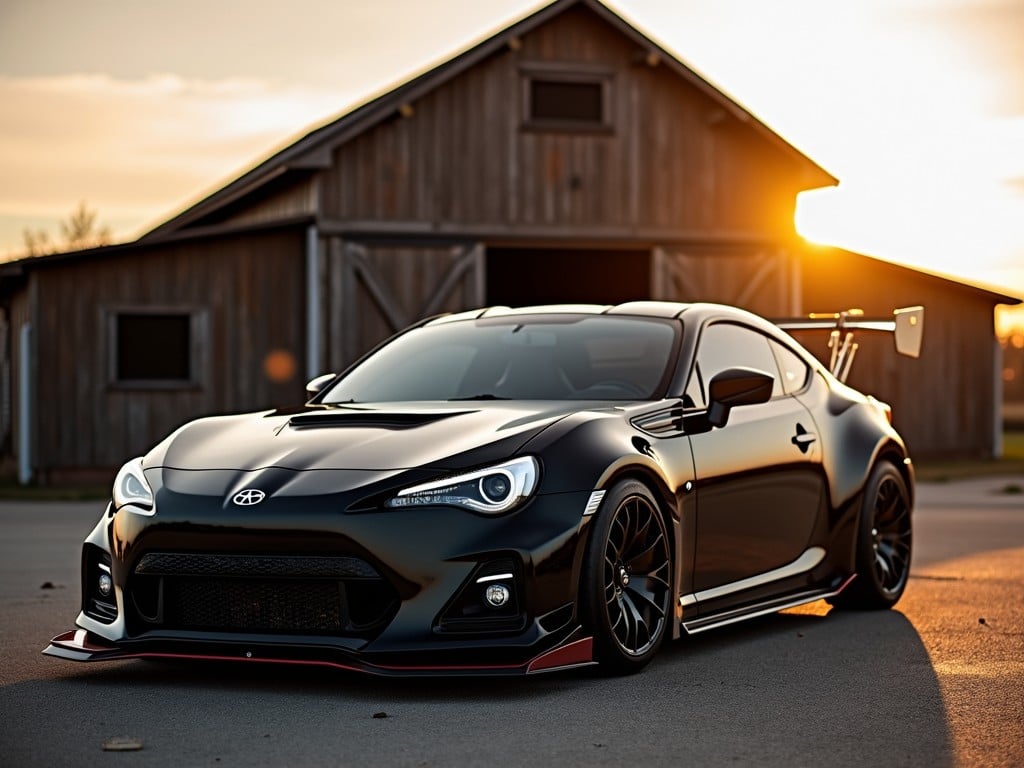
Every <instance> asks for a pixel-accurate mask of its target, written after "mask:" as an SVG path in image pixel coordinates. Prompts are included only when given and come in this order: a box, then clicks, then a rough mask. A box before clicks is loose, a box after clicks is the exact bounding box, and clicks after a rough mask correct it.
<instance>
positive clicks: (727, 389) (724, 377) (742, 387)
mask: <svg viewBox="0 0 1024 768" xmlns="http://www.w3.org/2000/svg"><path fill="white" fill-rule="evenodd" d="M774 384H775V380H774V379H773V378H772V377H771V376H769V375H768V374H767V373H762V372H761V371H755V370H754V369H752V368H729V369H727V370H724V371H722V372H721V373H718V374H716V375H715V377H714V378H712V379H711V384H710V385H709V386H708V398H709V399H710V401H711V402H710V404H709V405H708V423H709V424H710V425H711V426H713V427H724V426H725V424H726V422H728V421H729V411H731V410H732V409H733V408H735V407H736V406H738V405H756V404H757V403H766V402H768V401H769V400H770V399H771V397H772V387H773V386H774Z"/></svg>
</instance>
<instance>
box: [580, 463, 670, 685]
mask: <svg viewBox="0 0 1024 768" xmlns="http://www.w3.org/2000/svg"><path fill="white" fill-rule="evenodd" d="M671 583H672V554H671V546H670V544H669V538H668V533H667V530H666V527H665V518H664V516H663V515H662V514H661V510H660V508H659V506H658V502H657V501H656V500H655V498H654V495H653V494H652V493H651V492H650V490H649V489H648V488H647V486H645V485H644V484H643V483H640V482H638V481H635V480H624V481H621V482H619V483H617V484H616V485H614V486H612V488H611V489H610V490H609V491H608V493H607V494H606V495H605V497H604V500H603V501H602V503H601V508H600V510H599V511H598V514H597V518H596V519H595V520H594V522H593V523H592V525H591V531H590V540H589V542H588V544H587V550H586V554H585V555H584V560H583V574H582V583H581V585H580V606H581V614H582V619H583V624H584V627H585V628H586V629H587V631H589V632H590V634H592V635H593V637H594V657H595V659H596V660H597V661H598V662H599V663H600V665H601V670H602V671H603V672H606V673H610V674H631V673H633V672H638V671H640V670H641V669H643V668H644V667H645V666H646V665H647V664H648V663H649V662H650V660H651V659H652V658H653V657H654V654H655V653H656V652H657V650H658V647H659V646H660V645H661V642H662V640H663V639H664V638H665V632H666V629H667V627H668V626H669V621H671V618H672V615H673V614H672V610H671V607H672V606H671V602H672V588H671V586H670V585H671Z"/></svg>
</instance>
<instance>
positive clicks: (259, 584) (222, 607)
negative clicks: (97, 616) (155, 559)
mask: <svg viewBox="0 0 1024 768" xmlns="http://www.w3.org/2000/svg"><path fill="white" fill-rule="evenodd" d="M343 599H344V589H343V588H342V587H340V585H339V584H338V583H337V582H335V581H325V580H314V579H292V580H288V581H267V580H263V579H193V578H184V579H168V581H167V583H166V585H165V588H164V601H165V602H164V620H165V622H166V623H167V624H169V625H170V626H173V627H178V628H181V629H203V630H210V631H242V632H303V633H309V634H317V633H322V632H328V633H340V632H342V630H343V629H344V627H345V623H344V618H343V616H344V613H345V611H344V610H343Z"/></svg>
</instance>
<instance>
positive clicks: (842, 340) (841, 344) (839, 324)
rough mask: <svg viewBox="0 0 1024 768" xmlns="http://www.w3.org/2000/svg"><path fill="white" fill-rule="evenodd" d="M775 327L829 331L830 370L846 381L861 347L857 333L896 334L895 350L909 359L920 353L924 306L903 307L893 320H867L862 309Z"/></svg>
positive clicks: (780, 322)
mask: <svg viewBox="0 0 1024 768" xmlns="http://www.w3.org/2000/svg"><path fill="white" fill-rule="evenodd" d="M774 323H775V325H777V326H779V328H782V329H783V330H786V331H830V333H829V337H828V348H829V349H830V350H832V356H831V361H830V362H829V366H828V367H829V370H830V371H831V372H832V375H833V376H835V377H836V378H837V379H839V380H840V381H843V382H845V381H846V377H847V376H849V374H850V368H851V366H853V358H854V357H855V356H856V354H857V348H858V346H859V345H858V344H857V342H856V341H854V331H881V332H883V333H891V334H893V338H894V340H895V342H896V351H897V352H899V353H900V354H901V355H906V356H907V357H918V356H919V355H920V354H921V337H922V334H923V333H924V307H904V308H902V309H897V310H893V313H892V317H891V318H885V317H883V318H874V317H865V316H864V312H863V311H862V310H859V309H849V310H847V311H845V312H835V313H828V314H819V313H812V314H810V315H808V316H807V317H799V318H792V319H785V320H775V321H774Z"/></svg>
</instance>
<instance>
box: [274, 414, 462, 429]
mask: <svg viewBox="0 0 1024 768" xmlns="http://www.w3.org/2000/svg"><path fill="white" fill-rule="evenodd" d="M464 413H468V411H440V412H431V413H381V412H376V411H369V412H368V411H360V412H358V413H352V412H346V411H320V412H317V413H302V414H297V415H295V416H292V417H291V418H290V419H288V426H289V427H291V428H292V429H322V428H328V427H331V428H336V427H361V428H364V429H365V428H367V427H369V428H372V429H412V428H414V427H422V426H423V425H424V424H433V423H434V422H437V421H441V420H442V419H448V418H451V417H452V416H461V415H462V414H464Z"/></svg>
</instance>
